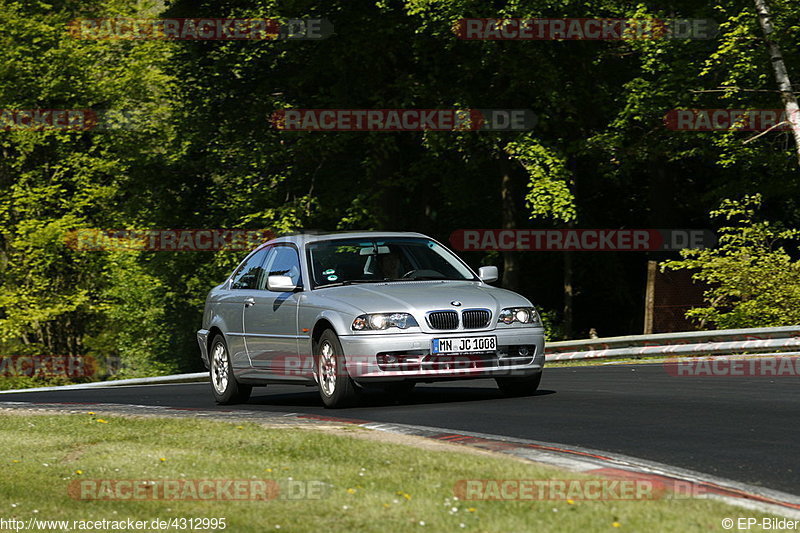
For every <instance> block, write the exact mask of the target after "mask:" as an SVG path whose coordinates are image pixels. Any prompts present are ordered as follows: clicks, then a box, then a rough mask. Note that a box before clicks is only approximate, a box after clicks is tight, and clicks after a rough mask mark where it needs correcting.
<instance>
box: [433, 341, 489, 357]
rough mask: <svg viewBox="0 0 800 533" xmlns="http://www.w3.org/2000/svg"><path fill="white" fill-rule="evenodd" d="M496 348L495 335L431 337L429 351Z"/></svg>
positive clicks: (477, 350)
mask: <svg viewBox="0 0 800 533" xmlns="http://www.w3.org/2000/svg"><path fill="white" fill-rule="evenodd" d="M495 350H497V337H451V338H448V339H433V342H432V345H431V353H432V354H436V353H476V352H493V351H495Z"/></svg>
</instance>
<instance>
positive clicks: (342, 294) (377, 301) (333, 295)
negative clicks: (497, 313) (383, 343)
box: [314, 281, 531, 313]
mask: <svg viewBox="0 0 800 533" xmlns="http://www.w3.org/2000/svg"><path fill="white" fill-rule="evenodd" d="M314 292H318V295H319V296H324V297H325V298H330V299H332V300H338V301H340V302H342V303H343V304H345V305H349V306H353V307H357V308H358V309H360V310H361V311H362V312H364V313H386V312H409V313H413V312H414V311H417V312H425V311H431V310H435V309H454V308H460V309H469V308H475V307H479V308H487V309H491V310H497V309H501V308H503V307H512V306H528V305H531V303H530V302H529V301H528V300H527V299H525V298H523V297H522V296H520V295H519V294H516V293H514V292H511V291H508V290H505V289H499V288H497V287H492V286H490V285H486V284H485V283H480V282H473V281H398V282H388V283H370V284H366V285H345V286H341V287H330V288H327V289H318V290H316V291H314ZM453 301H459V302H461V305H460V306H454V305H453V304H452V302H453Z"/></svg>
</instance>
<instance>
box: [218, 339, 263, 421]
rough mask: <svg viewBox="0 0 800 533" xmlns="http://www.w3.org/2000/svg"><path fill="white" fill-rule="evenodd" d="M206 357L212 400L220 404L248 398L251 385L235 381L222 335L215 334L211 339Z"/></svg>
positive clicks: (251, 388)
mask: <svg viewBox="0 0 800 533" xmlns="http://www.w3.org/2000/svg"><path fill="white" fill-rule="evenodd" d="M208 359H209V363H210V368H209V374H210V376H211V393H212V394H213V395H214V401H215V402H217V403H218V404H220V405H230V404H234V403H243V402H246V401H247V400H248V399H249V398H250V393H251V392H253V387H252V386H251V385H243V384H241V383H239V382H238V381H236V378H235V377H234V375H233V367H232V366H231V356H230V353H229V352H228V345H227V344H226V343H225V338H224V337H223V336H222V335H216V336H215V337H214V339H213V340H212V341H211V349H210V350H209V351H208Z"/></svg>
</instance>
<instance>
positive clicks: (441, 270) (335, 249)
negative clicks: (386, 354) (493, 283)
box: [307, 237, 476, 287]
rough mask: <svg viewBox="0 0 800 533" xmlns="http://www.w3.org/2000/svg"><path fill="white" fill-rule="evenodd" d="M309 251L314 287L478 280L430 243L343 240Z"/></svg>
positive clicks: (322, 243)
mask: <svg viewBox="0 0 800 533" xmlns="http://www.w3.org/2000/svg"><path fill="white" fill-rule="evenodd" d="M307 248H308V260H309V264H310V265H311V268H310V272H311V281H312V284H313V286H314V287H320V286H326V285H347V284H349V283H375V282H381V281H392V282H402V281H411V280H423V279H424V280H462V281H463V280H474V279H476V278H475V276H474V274H473V273H472V272H471V271H470V270H469V268H467V266H466V265H464V264H463V263H462V262H461V261H460V260H459V259H458V258H457V257H456V256H455V255H453V254H452V253H451V252H450V251H449V250H447V249H446V248H445V247H443V246H441V245H440V244H438V243H436V242H434V241H432V240H430V239H418V238H391V237H389V238H380V239H342V240H334V241H320V242H315V243H311V244H309V245H308V247H307Z"/></svg>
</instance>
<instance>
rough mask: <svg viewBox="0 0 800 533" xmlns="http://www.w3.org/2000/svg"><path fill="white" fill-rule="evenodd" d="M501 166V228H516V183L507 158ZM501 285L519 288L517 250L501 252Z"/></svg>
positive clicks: (513, 288)
mask: <svg viewBox="0 0 800 533" xmlns="http://www.w3.org/2000/svg"><path fill="white" fill-rule="evenodd" d="M501 168H502V180H501V182H500V197H501V199H502V211H503V229H517V227H518V226H517V195H516V187H515V185H516V184H515V182H514V178H513V176H512V175H511V174H512V172H511V165H510V164H509V162H508V161H507V160H505V159H504V160H502V162H501ZM502 285H503V287H504V288H506V289H509V290H512V291H518V290H519V252H513V251H508V252H503V280H502Z"/></svg>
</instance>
